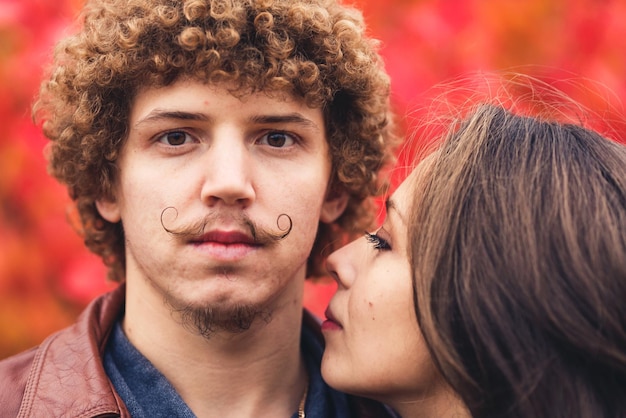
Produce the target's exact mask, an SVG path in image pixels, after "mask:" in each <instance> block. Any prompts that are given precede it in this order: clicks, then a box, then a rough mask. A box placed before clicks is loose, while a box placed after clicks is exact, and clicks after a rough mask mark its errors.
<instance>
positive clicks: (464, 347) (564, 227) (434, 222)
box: [409, 104, 626, 418]
mask: <svg viewBox="0 0 626 418" xmlns="http://www.w3.org/2000/svg"><path fill="white" fill-rule="evenodd" d="M418 183H419V186H418V187H419V189H418V190H416V193H415V201H414V202H413V209H412V212H411V221H410V222H411V223H410V228H409V242H410V259H411V265H412V268H413V277H414V279H413V280H414V288H415V308H416V312H417V316H418V321H419V323H420V326H421V329H422V332H423V334H424V337H425V339H426V341H427V342H428V345H429V349H430V350H431V354H432V357H433V359H434V361H435V363H436V365H437V366H438V368H439V370H440V372H441V373H442V375H443V376H444V378H445V379H446V380H447V381H448V382H449V384H450V385H451V386H452V388H453V389H454V390H455V391H456V392H457V393H458V394H459V395H460V397H461V398H462V399H463V401H464V402H465V404H466V405H467V407H468V408H469V410H470V411H471V414H472V416H473V417H528V418H529V417H551V418H552V417H563V418H565V417H568V418H572V417H594V418H598V417H624V416H626V396H624V393H625V391H626V147H624V145H621V144H618V143H616V142H613V141H611V140H608V139H606V138H604V137H602V136H601V135H599V134H598V133H596V132H594V131H591V130H588V129H585V128H583V127H581V126H578V125H577V124H571V123H564V122H557V121H555V120H550V119H542V118H538V117H530V116H524V115H518V114H514V113H512V112H511V111H509V110H507V109H505V107H503V106H501V105H497V104H495V105H494V104H484V105H482V106H478V107H477V108H476V110H475V111H474V112H473V113H471V114H470V115H469V116H467V117H465V118H464V119H463V121H462V122H461V123H459V124H457V125H456V126H455V128H454V129H452V130H451V133H450V134H449V135H448V136H447V138H446V139H445V141H444V142H443V144H442V145H441V146H440V147H439V148H438V150H437V153H436V156H435V157H434V162H433V163H432V166H430V171H429V173H428V178H427V179H425V180H424V181H421V182H418Z"/></svg>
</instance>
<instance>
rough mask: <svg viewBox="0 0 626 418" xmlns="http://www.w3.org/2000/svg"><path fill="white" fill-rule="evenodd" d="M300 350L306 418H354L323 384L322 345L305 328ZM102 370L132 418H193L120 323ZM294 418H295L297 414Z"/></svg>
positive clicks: (339, 395)
mask: <svg viewBox="0 0 626 418" xmlns="http://www.w3.org/2000/svg"><path fill="white" fill-rule="evenodd" d="M301 347H302V354H303V356H304V360H305V364H306V368H307V371H308V374H309V389H308V394H307V400H306V404H305V414H306V416H307V418H346V417H351V416H353V415H352V413H351V412H350V409H351V408H350V405H349V401H348V397H347V396H346V395H345V394H343V393H340V392H337V391H336V390H334V389H332V388H330V387H329V386H328V385H326V383H325V382H324V381H323V380H322V376H321V373H320V362H321V358H322V353H323V346H322V342H321V341H319V340H318V339H317V338H316V336H315V333H314V332H313V331H312V330H311V329H309V328H308V327H306V326H304V327H303V328H302V336H301ZM104 368H105V370H106V373H107V375H108V376H109V379H110V380H111V382H112V383H113V385H114V387H115V389H116V391H117V392H118V394H119V395H120V397H121V398H122V400H123V401H124V403H125V404H126V407H127V408H128V410H129V412H130V413H131V415H132V416H133V418H153V417H180V418H193V417H195V415H194V413H193V412H192V411H191V409H189V407H188V406H187V405H186V404H185V402H184V401H183V400H182V398H181V397H180V395H179V394H178V393H177V392H176V390H175V389H174V387H173V386H172V385H171V384H170V382H169V381H168V380H167V379H166V378H165V376H163V375H162V374H161V373H160V372H159V371H158V370H157V369H156V368H155V367H154V366H153V365H152V363H150V361H149V360H148V359H147V358H145V357H144V356H143V355H142V354H141V353H140V352H139V351H138V350H137V349H136V348H135V347H134V346H133V345H132V344H131V343H130V341H129V340H128V338H126V335H125V334H124V332H123V330H122V327H121V325H120V323H119V322H118V323H117V324H116V325H115V326H114V328H113V331H112V333H111V336H110V338H109V341H108V344H107V347H106V351H105V355H104ZM293 418H297V411H296V412H295V413H294V415H293Z"/></svg>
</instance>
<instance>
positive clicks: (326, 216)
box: [320, 191, 349, 224]
mask: <svg viewBox="0 0 626 418" xmlns="http://www.w3.org/2000/svg"><path fill="white" fill-rule="evenodd" d="M348 199H349V196H348V193H346V192H345V191H341V192H339V193H329V195H328V196H327V197H326V200H325V201H324V204H323V205H322V212H321V214H320V221H322V222H324V223H327V224H329V223H331V222H334V221H336V220H337V218H339V217H340V216H341V214H342V213H343V211H344V210H346V206H348Z"/></svg>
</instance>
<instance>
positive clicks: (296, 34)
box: [33, 0, 393, 281]
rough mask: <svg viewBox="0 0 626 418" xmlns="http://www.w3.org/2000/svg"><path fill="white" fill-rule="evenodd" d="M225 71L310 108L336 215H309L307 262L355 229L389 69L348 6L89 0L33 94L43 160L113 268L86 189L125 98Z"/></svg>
mask: <svg viewBox="0 0 626 418" xmlns="http://www.w3.org/2000/svg"><path fill="white" fill-rule="evenodd" d="M186 77H187V78H193V79H197V80H201V81H204V82H207V83H228V84H227V85H230V86H233V94H246V93H250V92H258V91H263V92H266V93H268V94H272V93H273V94H284V93H288V94H293V95H295V96H297V97H301V98H303V100H305V102H306V103H307V104H308V105H310V106H312V107H320V108H322V110H323V112H324V116H325V122H326V135H327V138H328V142H329V148H330V154H331V155H330V158H331V160H332V167H333V173H332V178H331V184H330V186H329V187H330V190H331V193H341V192H347V194H348V196H349V202H348V207H347V209H346V211H345V212H344V214H343V215H342V216H341V217H340V218H339V220H338V221H337V225H320V230H319V232H318V237H317V239H316V242H315V246H314V249H313V254H312V257H311V259H310V262H309V273H310V274H316V273H319V271H320V270H319V268H320V263H319V261H320V258H321V255H322V250H325V251H330V250H332V248H333V247H334V246H336V245H337V243H335V241H336V238H337V237H336V234H337V233H340V232H354V231H359V232H361V231H362V230H363V228H364V227H365V225H366V224H368V223H369V222H370V221H371V218H372V217H371V214H370V213H368V212H367V210H366V209H367V206H366V205H364V202H365V201H366V199H367V198H368V197H369V196H371V195H374V194H377V193H379V192H380V188H381V182H380V178H379V177H378V172H379V170H380V169H381V167H383V166H384V164H385V163H386V162H388V161H390V159H391V156H392V152H391V149H390V147H389V144H390V142H391V140H392V139H393V135H392V133H391V129H392V124H391V120H390V119H391V115H390V110H389V92H390V91H389V77H388V76H387V74H386V73H385V71H384V68H383V64H382V59H381V57H380V56H379V54H378V44H377V42H376V41H375V40H373V39H372V38H370V37H369V36H367V35H366V33H365V27H364V22H363V18H362V16H361V15H360V13H359V12H358V11H357V10H355V9H352V8H350V7H347V6H342V5H340V4H338V3H337V2H336V1H334V0H301V1H291V0H256V1H252V0H236V1H235V0H228V1H226V0H181V1H179V0H89V1H88V2H87V4H86V5H85V8H84V12H83V16H82V19H81V28H80V30H78V31H77V33H76V34H74V35H72V36H69V37H67V38H65V39H63V40H62V41H61V42H59V44H58V45H57V48H56V51H55V59H54V62H53V65H52V68H51V71H50V77H49V79H48V80H46V81H44V82H43V84H42V86H41V91H40V95H39V99H38V101H37V102H36V103H35V106H34V110H33V112H34V115H35V119H36V120H37V121H41V122H43V131H44V134H45V135H46V136H47V137H48V138H50V139H51V141H52V142H51V145H50V148H49V170H50V172H51V173H52V175H54V176H55V177H56V178H57V179H59V180H60V181H61V182H63V183H65V184H66V185H67V187H68V190H69V194H70V197H71V198H72V199H73V200H74V201H75V203H76V206H77V209H78V213H79V216H80V220H81V226H80V229H81V230H82V234H83V235H84V240H85V243H86V245H87V246H88V247H89V248H90V249H91V250H92V251H93V252H95V253H96V254H98V255H100V256H101V257H102V258H103V260H104V261H105V263H106V264H107V265H108V266H109V267H110V277H111V278H112V279H114V280H118V281H119V280H122V279H123V277H124V266H125V259H124V237H123V229H122V226H121V224H119V223H118V224H111V223H108V222H106V221H105V220H104V219H103V218H102V217H101V216H100V215H99V213H98V211H97V210H96V207H95V203H94V202H95V201H96V200H97V199H101V198H107V197H110V196H111V187H112V185H113V184H114V183H115V179H116V176H117V171H116V170H117V169H116V159H117V157H118V155H119V152H120V149H121V147H122V145H123V143H124V142H125V139H126V136H127V131H128V116H129V112H130V106H131V102H132V100H133V97H134V95H135V93H136V92H137V90H138V89H139V88H141V87H144V86H152V87H158V86H165V85H169V84H171V83H173V82H174V81H176V80H179V79H181V78H186Z"/></svg>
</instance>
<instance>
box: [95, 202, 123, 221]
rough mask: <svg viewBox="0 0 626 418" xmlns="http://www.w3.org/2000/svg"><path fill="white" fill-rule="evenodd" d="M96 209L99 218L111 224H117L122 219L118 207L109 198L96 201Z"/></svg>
mask: <svg viewBox="0 0 626 418" xmlns="http://www.w3.org/2000/svg"><path fill="white" fill-rule="evenodd" d="M96 209H98V212H99V213H100V216H102V217H103V218H104V219H105V220H107V221H109V222H111V223H117V222H119V221H120V220H121V219H122V217H121V215H120V208H119V205H118V204H117V202H116V201H114V200H112V199H110V198H103V199H98V200H96Z"/></svg>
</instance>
